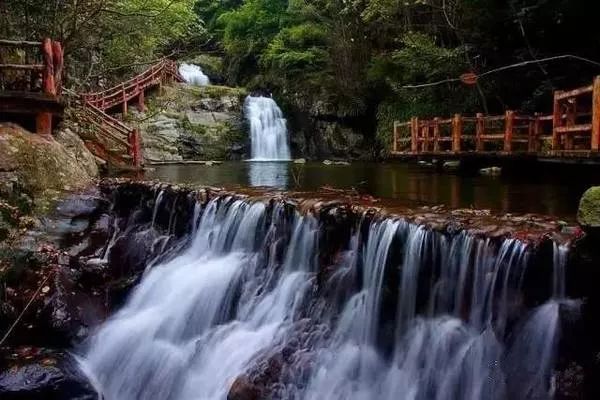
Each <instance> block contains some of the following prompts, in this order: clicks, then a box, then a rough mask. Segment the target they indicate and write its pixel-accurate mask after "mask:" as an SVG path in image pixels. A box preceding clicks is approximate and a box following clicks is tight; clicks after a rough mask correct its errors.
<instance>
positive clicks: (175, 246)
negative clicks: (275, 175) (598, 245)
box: [0, 180, 600, 400]
mask: <svg viewBox="0 0 600 400" xmlns="http://www.w3.org/2000/svg"><path fill="white" fill-rule="evenodd" d="M215 198H219V199H222V200H221V201H223V202H227V201H231V199H232V198H238V199H245V200H246V201H248V202H256V201H260V202H264V203H265V204H266V205H267V207H268V209H272V207H274V206H275V205H276V204H279V205H282V206H283V208H284V209H285V210H286V212H287V213H293V212H294V210H298V211H299V212H301V213H310V214H311V215H314V216H315V217H316V218H317V219H318V221H319V224H320V226H319V228H318V231H319V235H318V240H319V249H320V251H319V256H318V259H319V261H318V263H319V265H320V278H319V281H320V282H325V281H326V280H327V279H328V277H330V276H331V274H332V273H334V272H335V268H336V265H337V261H336V260H338V259H339V257H340V256H341V254H342V253H343V251H344V246H345V243H348V239H349V237H350V235H351V232H352V231H353V230H354V229H362V228H361V227H362V226H364V227H366V226H368V224H369V223H370V222H369V221H373V220H377V219H381V218H384V219H385V218H400V217H401V218H404V219H405V220H407V221H410V222H411V223H413V224H418V225H424V226H425V227H426V228H425V229H426V230H428V231H430V232H432V234H433V233H435V235H440V238H444V237H453V236H454V235H458V234H460V233H461V232H464V233H465V234H467V235H474V236H477V237H481V238H483V239H484V240H487V241H491V242H492V243H493V242H495V241H497V243H498V244H500V243H502V241H503V240H505V239H506V238H515V239H518V240H520V241H524V242H527V243H529V245H530V246H532V249H533V251H532V252H531V253H530V257H531V259H530V261H529V267H528V270H527V273H526V275H525V276H524V277H523V282H524V283H523V285H524V288H525V289H524V293H525V299H520V300H518V302H525V303H527V304H530V305H534V304H539V303H540V302H542V301H543V300H544V299H546V298H548V296H550V293H549V287H550V286H551V285H550V280H551V275H552V272H551V271H549V270H547V269H546V268H545V267H546V266H548V265H552V258H553V257H554V250H553V248H554V243H557V242H560V243H570V246H571V248H572V249H574V251H572V252H571V256H570V259H569V268H568V270H567V280H566V282H567V292H568V293H569V295H572V296H573V297H577V298H584V299H586V303H585V307H584V308H582V313H583V315H584V318H582V319H579V318H577V320H576V321H574V322H573V324H571V325H568V326H566V327H565V329H566V332H567V334H566V337H567V338H568V339H565V340H566V342H565V343H564V344H563V345H562V348H563V349H565V350H564V352H563V360H562V361H561V367H560V368H561V371H562V372H561V374H562V375H561V377H562V378H561V379H563V380H564V382H563V383H562V385H563V387H566V386H569V385H570V386H569V387H571V389H572V390H574V391H575V392H577V393H579V392H581V390H583V389H582V386H583V380H582V379H583V377H584V376H585V377H586V379H587V380H586V382H587V383H588V385H590V387H591V388H592V389H589V390H593V388H595V386H594V385H593V381H590V379H592V378H593V377H594V376H597V375H595V373H597V372H598V364H597V360H596V359H595V358H594V357H595V356H594V355H593V354H598V352H600V348H599V346H598V345H599V343H597V340H594V339H593V338H594V337H598V336H593V335H590V334H588V333H587V332H599V330H598V327H597V323H596V322H595V321H594V319H593V317H592V316H593V315H594V313H595V312H596V310H600V308H598V299H597V298H596V297H597V296H595V295H594V293H595V292H594V290H593V285H591V284H590V283H589V282H593V279H595V277H597V275H598V274H597V272H594V271H596V270H597V269H596V268H595V267H594V263H595V262H597V261H600V254H599V253H598V252H597V250H594V245H593V243H590V242H589V240H590V237H594V236H593V234H588V235H584V233H583V231H581V230H580V229H579V227H577V226H566V225H565V224H564V223H562V222H560V221H556V220H554V219H552V218H549V217H543V216H534V215H528V216H516V215H493V214H491V213H489V212H482V211H476V210H448V209H445V208H443V207H433V208H432V207H423V208H418V209H408V208H404V207H394V206H393V205H392V204H384V203H381V202H379V201H378V200H377V199H373V198H370V197H364V196H357V195H355V194H352V193H344V192H337V191H324V192H319V193H268V192H264V191H255V190H252V191H250V190H248V191H241V192H240V193H232V192H227V191H224V190H221V189H216V188H196V187H191V186H181V185H165V184H160V183H155V182H132V181H128V180H103V181H101V182H100V183H99V185H98V186H93V187H91V188H90V189H88V190H86V191H84V192H80V193H78V194H73V195H70V196H68V197H67V198H66V199H64V200H62V201H60V202H59V203H58V206H57V207H56V209H55V211H53V212H52V213H50V214H49V215H48V216H46V217H44V218H41V219H39V220H38V221H37V222H36V223H34V224H33V225H32V226H30V227H27V228H25V230H26V233H25V234H23V235H21V236H19V237H18V238H16V239H15V240H14V242H13V245H12V246H11V252H10V254H8V253H6V254H4V256H3V258H2V264H1V267H0V271H1V279H2V281H3V285H2V289H1V291H2V293H1V297H0V298H1V299H2V300H1V303H2V304H1V307H0V312H1V314H0V332H2V333H5V332H8V335H7V336H6V338H4V339H2V342H1V343H0V350H1V351H2V355H3V356H2V360H1V361H0V366H1V370H2V371H3V372H1V373H0V394H2V398H7V399H24V398H26V399H29V400H32V399H54V398H56V399H59V398H60V399H87V398H93V397H92V396H94V393H93V390H92V388H91V386H90V384H89V383H87V382H86V381H85V379H83V378H82V376H81V374H79V373H78V372H77V369H76V368H74V364H73V362H74V361H73V359H72V358H71V357H70V356H68V355H67V351H69V349H72V348H73V347H74V346H75V347H77V346H79V345H81V344H82V343H84V342H85V340H86V338H87V337H88V336H89V334H90V333H91V332H93V331H94V329H95V327H97V326H98V324H100V323H101V322H102V321H104V320H105V319H106V318H107V317H108V316H110V315H111V314H112V313H113V312H114V311H115V310H116V309H117V308H118V307H119V306H120V305H121V304H122V303H123V301H124V299H125V298H126V297H127V295H128V293H129V292H130V290H131V288H132V287H133V286H134V285H135V284H136V283H137V282H139V280H140V279H141V276H142V274H143V273H144V271H145V270H146V269H147V268H151V267H152V265H155V264H157V263H159V262H161V261H163V260H166V259H170V258H171V257H173V256H174V255H176V254H178V253H179V252H180V251H181V250H182V249H183V248H185V247H187V246H188V245H189V243H190V240H191V238H192V233H193V231H194V229H195V228H194V221H195V220H196V219H197V218H198V214H199V212H201V210H200V208H199V207H201V206H202V205H205V204H207V202H208V201H209V200H211V199H215ZM267 215H268V213H267ZM590 235H591V236H590ZM594 240H595V239H594ZM324 289H325V288H322V290H324ZM515 300H516V299H515ZM23 310H24V312H23ZM15 321H16V324H15V325H14V326H13V323H14V322H15ZM582 321H583V322H582ZM581 329H584V330H585V331H586V337H588V338H589V339H586V340H579V342H578V339H577V337H578V336H577V332H578V330H581ZM280 350H281V351H282V352H285V351H286V350H285V349H280ZM273 351H274V352H269V353H268V354H265V360H266V361H265V362H267V361H268V360H271V359H273V360H275V361H272V362H276V360H279V361H278V362H283V361H282V359H281V358H280V357H279V356H277V354H278V353H277V351H278V350H277V349H273ZM594 352H596V353H594ZM273 357H274V358H273ZM594 360H596V361H594ZM272 362H271V361H268V362H267V364H265V365H271V364H272ZM259 365H263V364H260V363H259ZM261 368H262V367H261ZM269 371H270V370H269V369H267V370H262V369H258V370H255V371H254V370H252V371H249V375H248V376H247V377H240V378H239V379H238V380H237V381H236V383H235V384H234V385H233V387H232V392H231V393H230V399H258V398H261V397H260V396H261V395H262V394H263V393H264V391H265V390H266V385H269V382H270V381H269V380H270V379H271V380H272V379H276V377H274V376H272V375H273V373H274V372H273V371H271V372H269ZM573 387H574V388H573ZM564 390H565V391H566V389H564ZM248 396H249V397H248ZM561 398H575V397H561Z"/></svg>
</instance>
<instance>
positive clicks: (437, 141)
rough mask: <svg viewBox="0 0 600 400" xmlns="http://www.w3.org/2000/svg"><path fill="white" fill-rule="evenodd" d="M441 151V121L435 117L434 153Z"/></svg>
mask: <svg viewBox="0 0 600 400" xmlns="http://www.w3.org/2000/svg"><path fill="white" fill-rule="evenodd" d="M439 151H440V119H439V118H438V117H435V118H434V119H433V152H434V153H437V152H439Z"/></svg>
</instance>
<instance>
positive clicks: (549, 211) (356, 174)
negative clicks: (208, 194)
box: [145, 161, 600, 219]
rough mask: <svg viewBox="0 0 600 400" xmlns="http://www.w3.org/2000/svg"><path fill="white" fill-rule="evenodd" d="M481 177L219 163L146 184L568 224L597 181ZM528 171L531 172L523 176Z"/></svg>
mask: <svg viewBox="0 0 600 400" xmlns="http://www.w3.org/2000/svg"><path fill="white" fill-rule="evenodd" d="M527 172H528V171H524V173H523V174H506V175H502V176H482V175H480V174H478V173H455V172H449V171H439V170H436V169H432V168H428V167H424V166H421V165H417V164H408V163H374V162H354V163H352V164H350V165H325V164H323V163H321V162H308V163H306V164H294V163H290V162H233V161H232V162H224V163H222V164H219V165H211V166H207V165H199V164H192V165H162V166H153V167H152V168H151V169H150V170H149V171H147V172H146V173H145V178H146V179H158V180H161V181H166V182H172V183H193V184H199V185H210V186H218V187H225V188H237V187H248V186H250V187H269V188H274V189H278V190H310V191H312V190H318V189H320V188H322V187H332V188H335V189H355V190H356V191H358V192H359V193H361V194H368V195H371V196H374V197H378V198H383V199H394V200H397V201H399V202H401V203H403V204H406V205H408V206H422V205H430V206H433V205H439V204H443V205H445V206H447V207H450V208H477V209H490V210H492V211H494V212H501V213H536V214H546V215H553V216H557V217H560V218H565V219H573V218H574V217H575V215H576V212H577V205H578V202H579V198H580V196H581V194H582V193H583V192H584V191H585V190H586V189H587V188H588V187H589V186H590V185H592V184H598V183H600V176H598V177H597V178H596V177H594V175H591V176H586V177H583V176H579V175H577V176H573V174H556V173H551V172H548V173H539V172H538V173H535V174H531V173H527ZM529 172H531V171H529Z"/></svg>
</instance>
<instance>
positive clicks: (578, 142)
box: [391, 77, 600, 156]
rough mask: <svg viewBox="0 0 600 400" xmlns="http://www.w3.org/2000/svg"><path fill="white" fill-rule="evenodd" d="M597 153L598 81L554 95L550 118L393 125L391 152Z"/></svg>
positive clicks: (510, 115)
mask: <svg viewBox="0 0 600 400" xmlns="http://www.w3.org/2000/svg"><path fill="white" fill-rule="evenodd" d="M599 151H600V77H597V78H596V79H595V80H594V83H593V84H592V85H590V86H586V87H583V88H579V89H575V90H571V91H557V92H555V93H554V109H553V113H552V114H551V115H541V114H535V115H521V114H519V113H517V112H515V111H510V110H509V111H506V112H505V114H504V115H495V116H494V115H492V116H484V115H483V114H477V115H476V116H475V117H464V116H462V115H460V114H456V115H454V117H452V118H447V119H442V118H437V117H436V118H433V119H426V120H422V119H420V118H418V117H413V118H412V119H411V120H410V121H408V122H403V123H400V122H394V137H393V141H392V151H391V153H392V154H416V155H418V154H432V155H435V154H442V153H464V152H469V153H489V152H494V153H501V154H505V155H509V154H515V153H530V154H531V153H533V154H543V155H551V156H569V155H579V156H581V155H584V156H586V155H588V156H589V155H592V154H594V153H598V152H599Z"/></svg>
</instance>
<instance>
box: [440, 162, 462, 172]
mask: <svg viewBox="0 0 600 400" xmlns="http://www.w3.org/2000/svg"><path fill="white" fill-rule="evenodd" d="M442 168H444V169H445V170H448V171H455V170H457V169H459V168H460V161H458V160H456V161H446V162H445V163H444V164H442Z"/></svg>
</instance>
